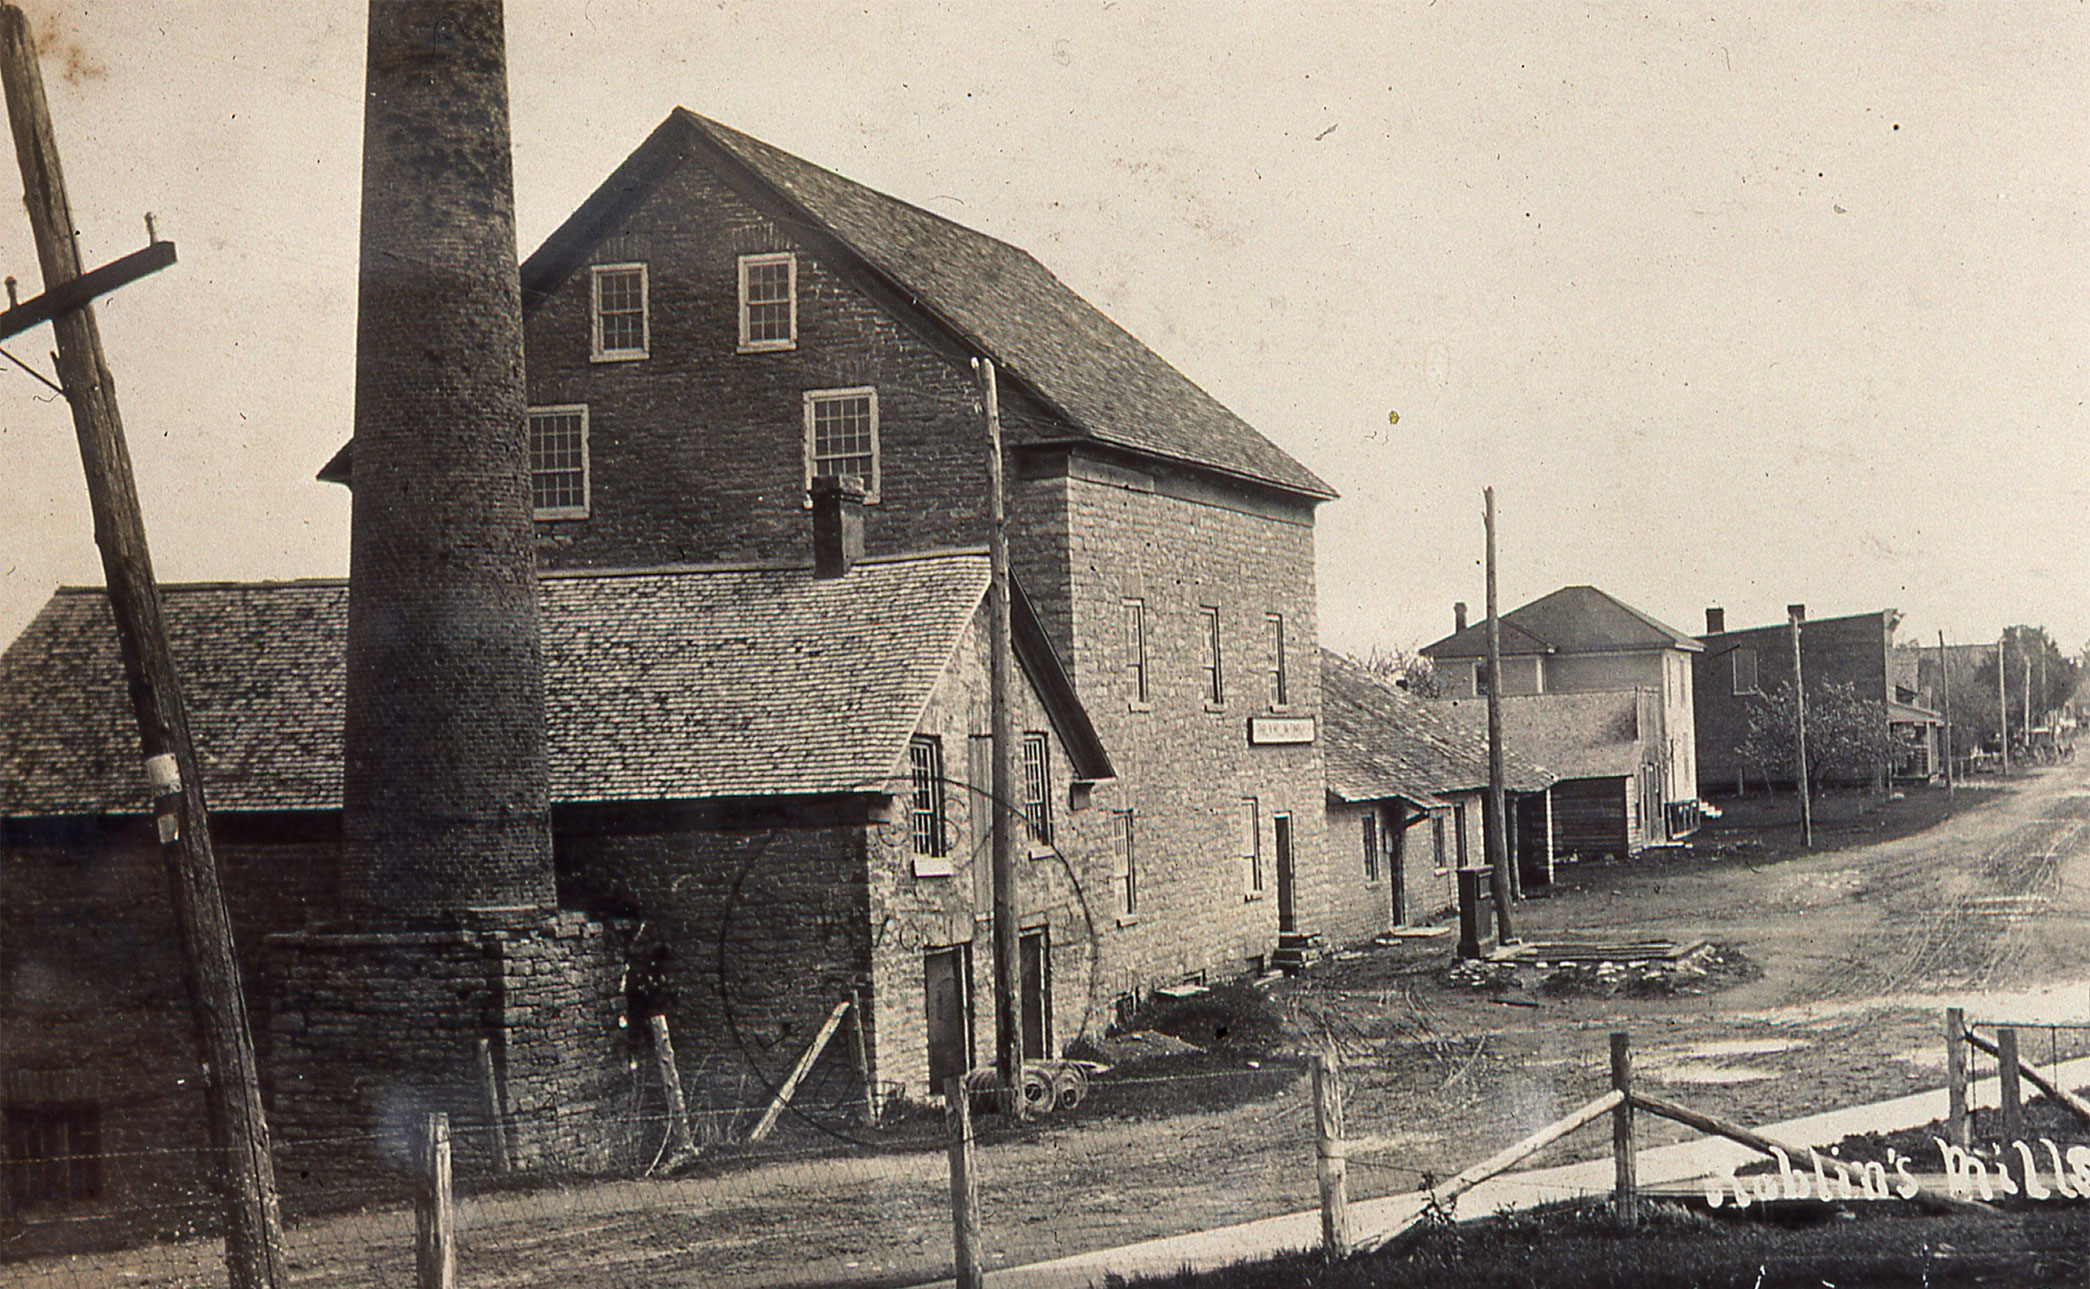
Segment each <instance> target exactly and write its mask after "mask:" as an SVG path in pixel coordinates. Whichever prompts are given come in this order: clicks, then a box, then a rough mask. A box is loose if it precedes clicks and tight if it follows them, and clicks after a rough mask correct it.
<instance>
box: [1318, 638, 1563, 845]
mask: <svg viewBox="0 0 2090 1289" xmlns="http://www.w3.org/2000/svg"><path fill="white" fill-rule="evenodd" d="M1321 723H1322V727H1323V730H1324V733H1323V735H1322V740H1321V744H1322V746H1321V757H1322V764H1323V765H1324V767H1325V769H1326V775H1327V780H1328V794H1329V795H1330V796H1332V797H1335V798H1336V799H1337V800H1341V801H1380V800H1384V799H1386V798H1388V797H1399V798H1400V799H1402V800H1404V801H1407V802H1410V803H1412V804H1414V805H1417V806H1421V807H1423V808H1425V809H1427V808H1429V807H1431V806H1435V805H1440V804H1442V803H1441V802H1440V801H1439V800H1438V794H1440V793H1452V792H1472V791H1477V790H1479V789H1482V788H1485V787H1487V786H1488V742H1487V734H1486V731H1485V730H1483V731H1481V732H1480V733H1479V734H1478V735H1476V734H1475V732H1474V731H1473V730H1472V729H1471V728H1470V727H1468V726H1467V725H1466V724H1465V723H1464V722H1462V721H1459V720H1458V719H1456V718H1455V717H1454V716H1453V715H1452V714H1451V713H1450V712H1449V711H1448V710H1447V709H1445V707H1444V706H1443V705H1442V704H1439V703H1434V702H1431V701H1430V700H1428V699H1424V698H1417V697H1416V696H1415V695H1413V694H1410V693H1408V692H1407V691H1406V690H1403V689H1400V688H1398V687H1396V686H1395V685H1393V684H1392V683H1391V682H1390V681H1386V680H1382V679H1380V678H1379V677H1377V676H1374V675H1372V674H1371V673H1370V672H1369V671H1366V670H1365V669H1364V668H1363V667H1362V666H1361V665H1359V664H1358V663H1356V662H1354V661H1352V660H1350V659H1348V658H1345V657H1343V656H1342V655H1341V654H1339V653H1334V652H1332V651H1330V650H1327V649H1323V650H1322V651H1321ZM1502 768H1503V777H1504V781H1505V785H1506V786H1507V787H1508V788H1510V789H1511V790H1512V791H1516V792H1536V791H1538V790H1539V789H1541V788H1543V787H1545V786H1546V785H1547V784H1549V783H1551V782H1552V781H1553V775H1552V774H1551V773H1549V772H1548V770H1547V768H1546V767H1543V766H1540V765H1538V764H1535V763H1534V762H1532V761H1530V760H1529V759H1527V758H1525V757H1523V756H1521V755H1519V754H1517V753H1516V752H1515V751H1513V750H1511V749H1508V748H1505V749H1504V751H1503V758H1502Z"/></svg>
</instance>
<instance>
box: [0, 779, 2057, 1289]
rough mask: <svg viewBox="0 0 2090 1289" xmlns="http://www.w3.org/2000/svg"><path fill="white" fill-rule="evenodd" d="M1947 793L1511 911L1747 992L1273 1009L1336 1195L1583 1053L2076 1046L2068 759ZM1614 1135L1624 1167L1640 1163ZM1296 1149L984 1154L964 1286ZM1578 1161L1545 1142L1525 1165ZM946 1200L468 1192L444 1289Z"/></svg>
mask: <svg viewBox="0 0 2090 1289" xmlns="http://www.w3.org/2000/svg"><path fill="white" fill-rule="evenodd" d="M1963 795H1964V796H1965V797H1966V798H1967V799H1968V801H1967V804H1966V805H1965V806H1964V807H1963V808H1962V809H1960V810H1959V812H1958V813H1956V814H1955V815H1954V816H1953V817H1952V818H1950V819H1949V820H1947V821H1946V822H1944V823H1942V824H1940V825H1939V826H1937V827H1935V828H1933V829H1931V830H1929V831H1927V832H1924V833H1921V834H1918V835H1915V836H1911V837H1907V838H1904V839H1901V840H1898V841H1893V842H1888V843H1884V844H1880V845H1875V846H1869V847H1861V848H1851V849H1845V850H1841V851H1837V852H1835V853H1831V854H1822V855H1816V856H1808V857H1803V858H1798V859H1793V860H1788V861H1785V862H1780V863H1776V864H1766V865H1761V866H1754V867H1752V865H1751V864H1750V863H1748V862H1745V861H1744V860H1741V859H1731V858H1730V859H1717V860H1715V859H1706V858H1677V859H1672V860H1659V861H1658V860H1649V861H1644V862H1635V863H1634V864H1631V865H1620V866H1617V867H1616V868H1613V869H1608V870H1604V871H1601V872H1596V871H1592V872H1589V873H1584V874H1580V875H1578V876H1577V878H1576V881H1575V884H1574V885H1571V886H1569V887H1567V888H1565V889H1564V890H1562V891H1561V892H1560V893H1558V894H1556V895H1555V896H1554V897H1552V898H1549V899H1545V900H1534V901H1531V902H1529V903H1527V904H1526V905H1525V906H1524V908H1523V915H1524V929H1525V933H1526V935H1527V937H1528V938H1545V937H1548V936H1556V935H1563V934H1567V933H1577V934H1587V933H1606V932H1626V931H1630V932H1632V933H1633V934H1634V935H1635V936H1656V935H1659V936H1667V937H1673V938H1678V939H1690V938H1705V939H1709V940H1713V941H1717V942H1720V943H1723V944H1729V945H1733V946H1735V947H1736V948H1737V949H1739V950H1740V951H1741V952H1742V953H1743V954H1745V955H1746V956H1747V958H1748V959H1749V960H1750V961H1751V962H1753V963H1754V964H1756V966H1757V967H1759V968H1760V969H1761V973H1762V974H1761V975H1760V977H1758V978H1756V979H1754V980H1751V981H1749V982H1748V983H1745V984H1742V985H1739V986H1737V987H1734V988H1732V989H1728V990H1724V991H1721V992H1715V993H1707V994H1702V995H1685V996H1680V997H1665V998H1602V997H1564V998H1563V997H1554V996H1550V995H1547V994H1545V993H1544V992H1542V991H1538V990H1536V989H1533V988H1529V987H1528V986H1531V985H1535V984H1536V983H1537V982H1536V981H1535V980H1531V981H1527V982H1526V984H1527V988H1525V989H1522V990H1519V991H1514V992H1511V993H1509V994H1506V995H1503V996H1502V997H1499V998H1498V997H1492V996H1490V995H1488V994H1486V993H1483V992H1476V991H1474V990H1471V989H1461V988H1456V987H1452V986H1451V985H1449V984H1447V982H1446V980H1445V969H1446V966H1447V965H1448V956H1449V952H1450V940H1449V938H1448V937H1446V938H1441V939H1438V940H1433V941H1424V942H1411V943H1409V944H1406V945H1403V946H1400V947H1397V948H1394V949H1387V950H1374V951H1371V952H1370V953H1368V954H1366V955H1364V956H1362V957H1356V958H1351V959H1347V960H1345V961H1341V962H1336V963H1333V964H1330V966H1329V968H1328V969H1327V970H1325V971H1321V972H1317V973H1315V974H1314V975H1312V976H1310V977H1308V978H1306V979H1304V980H1300V981H1294V982H1287V984H1285V985H1283V986H1280V987H1279V990H1278V997H1279V1001H1280V1002H1281V1003H1283V1004H1284V1005H1286V1006H1288V1007H1290V1008H1291V1009H1292V1010H1293V1013H1294V1014H1295V1016H1297V1017H1300V1018H1302V1019H1303V1020H1304V1021H1306V1022H1309V1023H1316V1024H1317V1023H1320V1022H1323V1021H1326V1022H1330V1023H1333V1024H1334V1025H1335V1026H1336V1027H1337V1028H1338V1030H1339V1031H1340V1032H1341V1033H1342V1035H1343V1036H1344V1037H1345V1039H1346V1040H1347V1044H1346V1045H1347V1047H1348V1051H1349V1062H1348V1064H1347V1067H1346V1070H1345V1078H1346V1084H1347V1090H1348V1106H1349V1132H1350V1135H1352V1136H1353V1137H1362V1138H1368V1139H1370V1148H1369V1149H1365V1150H1360V1151H1359V1152H1358V1153H1357V1155H1356V1156H1355V1158H1354V1160H1353V1163H1352V1168H1351V1184H1352V1190H1353V1193H1355V1194H1358V1195H1360V1196H1368V1195H1373V1194H1390V1193H1394V1192H1398V1191H1403V1190H1408V1189H1411V1188H1414V1187H1415V1186H1417V1185H1418V1184H1420V1183H1421V1182H1422V1181H1423V1180H1424V1179H1425V1177H1434V1178H1443V1177H1446V1176H1449V1175H1450V1174H1452V1173H1454V1172H1456V1171H1458V1169H1459V1168H1461V1167H1463V1166H1464V1165H1466V1164H1468V1163H1471V1162H1473V1161H1474V1160H1476V1159H1478V1158H1481V1157H1482V1156H1484V1155H1486V1154H1488V1153H1490V1152H1491V1151H1492V1150H1494V1149H1496V1148H1498V1147H1499V1146H1501V1145H1503V1144H1506V1143H1507V1142H1509V1141H1511V1140H1513V1139H1515V1138H1516V1137H1518V1136H1521V1135H1523V1134H1524V1133H1525V1132H1528V1131H1530V1130H1531V1129H1533V1128H1535V1127H1537V1126H1539V1125H1541V1124H1543V1123H1544V1122H1547V1121H1548V1120H1550V1119H1552V1118H1555V1117H1557V1116H1558V1115H1560V1114H1561V1113H1564V1112H1565V1111H1566V1110H1567V1109H1570V1108H1572V1107H1573V1106H1575V1105H1577V1104H1580V1103H1581V1102H1583V1101H1586V1100H1587V1099H1589V1098H1590V1097H1592V1096H1594V1095H1596V1094H1597V1093H1598V1092H1599V1091H1601V1090H1602V1089H1603V1087H1604V1086H1606V1077H1607V1069H1608V1054H1607V1050H1606V1044H1607V1037H1606V1036H1607V1034H1608V1032H1609V1031H1610V1030H1612V1029H1618V1028H1623V1029H1627V1030H1629V1031H1630V1032H1631V1034H1632V1036H1633V1045H1634V1059H1635V1065H1636V1070H1637V1071H1638V1072H1639V1076H1640V1077H1642V1078H1646V1079H1650V1080H1653V1081H1655V1082H1657V1083H1659V1084H1662V1085H1666V1087H1665V1088H1664V1091H1665V1093H1666V1094H1667V1095H1670V1096H1672V1097H1674V1098H1676V1099H1679V1100H1683V1101H1685V1102H1687V1103H1689V1104H1692V1105H1695V1106H1698V1107H1700V1108H1702V1109H1705V1110H1708V1111H1711V1112H1713V1113H1717V1114H1723V1115H1727V1116H1730V1117H1733V1118H1737V1119H1740V1120H1743V1121H1745V1122H1759V1123H1760V1122H1768V1121H1772V1120H1777V1119H1782V1118H1788V1117H1792V1116H1794V1115H1796V1114H1800V1113H1804V1112H1807V1111H1809V1110H1813V1109H1820V1108H1825V1107H1830V1106H1836V1105H1844V1104H1854V1103H1857V1102H1861V1101H1869V1100H1876V1099H1880V1098H1882V1097H1887V1096H1893V1095H1898V1094H1900V1093H1902V1092H1906V1091H1911V1090H1914V1089H1917V1088H1920V1087H1925V1086H1936V1085H1937V1084H1938V1083H1939V1082H1940V1081H1941V1078H1940V1070H1941V1067H1942V1036H1941V1020H1940V1014H1939V1008H1941V1007H1942V1006H1944V1005H1946V1003H1947V1002H1948V1001H1950V1002H1961V1003H1964V1004H1965V1005H1967V1006H1968V1007H1969V1008H1970V1010H1971V1011H1972V1012H1973V1013H1974V1014H1975V1015H1977V1016H1979V1017H1983V1018H1988V1019H1998V1018H2000V1019H2010V1020H2027V1021H2031V1020H2041V1019H2047V1018H2049V1017H2052V1018H2066V1019H2072V1020H2077V1021H2090V936H2086V935H2085V934H2084V929H2085V921H2084V919H2085V917H2086V916H2090V841H2086V839H2085V836H2084V831H2085V824H2086V822H2090V765H2084V766H2074V765H2070V766H2060V767H2054V768H2051V769H2046V770H2041V771H2037V772H2035V773H2033V774H2030V775H2026V776H2023V777H2020V778H2016V779H2013V780H2012V781H2011V784H2010V786H2009V787H2007V788H1984V789H1980V790H1970V791H1968V792H1967V793H1965V794H1963ZM2026 1048H2027V1051H2026V1054H2027V1057H2028V1059H2032V1060H2034V1061H2044V1060H2045V1059H2046V1058H2047V1057H2048V1055H2049V1054H2053V1055H2070V1054H2075V1053H2077V1052H2079V1051H2081V1050H2082V1047H2081V1045H2073V1046H2071V1045H2070V1044H2068V1042H2067V1041H2066V1040H2065V1038H2064V1037H2063V1035H2062V1034H2061V1033H2060V1032H2058V1031H2057V1032H2055V1033H2054V1034H2053V1035H2051V1036H2049V1035H2047V1034H2044V1033H2039V1032H2034V1033H2032V1034H2031V1035H2029V1036H2028V1037H2027V1040H2026ZM1239 1064H1240V1068H1239V1069H1238V1070H1230V1069H1228V1068H1225V1067H1224V1064H1223V1063H1222V1064H1221V1065H1219V1066H1215V1067H1208V1068H1206V1069H1204V1070H1202V1071H1201V1072H1200V1073H1198V1074H1197V1075H1196V1076H1195V1077H1196V1078H1198V1079H1201V1080H1217V1081H1225V1080H1228V1079H1238V1080H1250V1079H1253V1080H1256V1081H1258V1082H1259V1083H1260V1084H1261V1085H1263V1086H1264V1087H1267V1085H1268V1083H1269V1078H1270V1076H1269V1072H1268V1069H1267V1066H1266V1067H1265V1068H1264V1069H1261V1070H1251V1069H1249V1068H1248V1061H1247V1059H1246V1058H1244V1059H1243V1060H1241V1062H1240V1063H1239ZM1185 1086H1186V1088H1187V1087H1188V1085H1187V1084H1186V1085H1185ZM1201 1087H1203V1088H1205V1089H1209V1087H1210V1085H1209V1084H1204V1085H1201ZM1258 1093H1260V1089H1258ZM1245 1095H1247V1093H1246V1092H1244V1096H1245ZM1643 1131H1644V1132H1645V1134H1646V1135H1645V1140H1646V1141H1647V1142H1648V1144H1650V1145H1654V1144H1660V1143H1661V1142H1662V1141H1664V1140H1667V1139H1669V1138H1668V1137H1665V1136H1664V1134H1663V1131H1662V1129H1661V1127H1660V1126H1658V1125H1653V1124H1650V1125H1649V1126H1648V1127H1647V1128H1646V1129H1644V1130H1643ZM1677 1131H1678V1134H1679V1135H1680V1133H1681V1130H1677ZM997 1133H999V1134H1000V1135H996V1134H997ZM1312 1133H1313V1119H1312V1111H1311V1105H1310V1100H1309V1097H1308V1095H1307V1088H1306V1080H1305V1079H1304V1078H1303V1077H1296V1078H1293V1079H1292V1080H1291V1081H1290V1082H1289V1083H1288V1084H1284V1085H1283V1086H1282V1090H1281V1091H1280V1092H1278V1093H1277V1094H1276V1095H1274V1096H1269V1095H1260V1094H1259V1095H1257V1096H1256V1097H1255V1098H1254V1099H1250V1100H1246V1101H1245V1102H1243V1103H1241V1104H1236V1105H1232V1106H1231V1107H1230V1108H1225V1109H1216V1110H1206V1111H1198V1112H1193V1113H1187V1114H1181V1115H1176V1116H1172V1117H1168V1118H1162V1119H1145V1120H1140V1119H1134V1120H1124V1119H1109V1118H1101V1117H1097V1116H1093V1115H1092V1116H1088V1117H1084V1116H1081V1115H1077V1116H1075V1117H1073V1118H1070V1119H1055V1120H1053V1121H1051V1122H1049V1123H1047V1124H1045V1125H1042V1126H1039V1127H1036V1128H1033V1129H1028V1130H1024V1131H1022V1132H1020V1133H1009V1132H1007V1130H1005V1129H993V1130H990V1132H989V1135H988V1138H987V1139H986V1140H985V1141H984V1142H983V1144H982V1146H981V1148H980V1150H979V1159H978V1171H979V1175H980V1177H981V1190H982V1196H983V1210H984V1218H983V1221H984V1225H985V1240H984V1244H985V1247H986V1248H987V1249H988V1250H989V1252H990V1265H1014V1264H1018V1263H1025V1262H1033V1261H1039V1260H1043V1259H1046V1258H1051V1257H1056V1256H1060V1255H1064V1254H1068V1253H1074V1252H1079V1251H1083V1250H1086V1249H1092V1248H1098V1247H1106V1246H1109V1245H1114V1244H1120V1243H1126V1242H1130V1241H1133V1240H1139V1239H1145V1238H1149V1237H1153V1236H1158V1235H1165V1234H1171V1233H1176V1232H1182V1231H1191V1230H1198V1229H1203V1228H1207V1227H1211V1226H1217V1225H1221V1224H1224V1223H1228V1222H1234V1221H1240V1220H1243V1219H1246V1218H1250V1217H1258V1216H1266V1215H1271V1214H1276V1213H1282V1212H1288V1211H1295V1210H1298V1209H1302V1208H1306V1207H1309V1206H1311V1205H1312V1204H1313V1203H1314V1193H1315V1183H1314V1172H1313V1154H1314V1147H1313V1136H1312ZM1604 1148H1605V1146H1604V1143H1603V1142H1602V1141H1599V1140H1597V1139H1595V1138H1588V1139H1584V1138H1570V1139H1569V1140H1568V1141H1567V1142H1566V1143H1564V1144H1563V1145H1562V1146H1561V1147H1558V1148H1556V1149H1555V1151H1554V1153H1553V1154H1551V1155H1550V1156H1547V1157H1545V1158H1543V1159H1541V1160H1539V1161H1536V1162H1552V1161H1558V1160H1563V1159H1568V1158H1575V1157H1580V1156H1583V1155H1588V1154H1592V1153H1598V1152H1601V1150H1603V1149H1604ZM948 1197H949V1190H948V1175H947V1173H946V1171H945V1164H944V1160H943V1157H942V1155H941V1153H940V1152H936V1151H933V1150H916V1151H906V1150H900V1151H896V1152H890V1153H885V1154H879V1155H872V1156H868V1157H866V1156H858V1157H851V1158H787V1159H775V1160H768V1161H762V1162H749V1163H744V1164H738V1165H733V1166H731V1167H729V1168H724V1169H722V1170H720V1171H718V1172H716V1173H715V1174H713V1175H708V1176H695V1177H687V1178H681V1179H675V1180H656V1181H640V1182H620V1183H606V1184H600V1185H585V1186H574V1187H570V1188H565V1189H560V1190H554V1191H545V1192H531V1193H519V1194H508V1195H501V1196H493V1197H487V1198H483V1199H478V1200H473V1201H467V1202H466V1203H465V1205H464V1209H463V1213H462V1216H461V1223H460V1224H461V1235H460V1250H461V1252H460V1266H461V1271H462V1283H465V1284H470V1285H482V1286H493V1285H499V1286H517V1287H527V1286H553V1285H568V1284H574V1283H583V1282H584V1283H588V1284H594V1285H627V1284H628V1285H640V1284H643V1285H648V1286H656V1285H684V1284H687V1285H696V1284H705V1285H758V1284H814V1283H856V1284H901V1283H910V1282H912V1281H915V1280H919V1279H923V1278H928V1277H930V1276H934V1275H941V1274H945V1273H947V1271H948V1267H949V1257H950V1225H949V1222H950V1218H949V1209H948ZM411 1231H412V1216H411V1213H410V1212H406V1211H404V1210H401V1209H398V1208H391V1209H379V1210H374V1211H371V1212H367V1213H361V1214H354V1215H348V1216H341V1217H332V1218H326V1219H321V1220H315V1221H311V1222H307V1223H304V1224H302V1225H300V1226H299V1227H298V1228H297V1229H296V1230H294V1231H293V1233H292V1246H293V1256H294V1261H295V1264H296V1273H295V1282H296V1283H300V1284H312V1285H327V1286H334V1285H342V1286H363V1285H393V1284H400V1285H403V1284H408V1283H411V1280H410V1276H411V1268H412V1244H411V1240H412V1236H411ZM218 1265H219V1264H217V1263H216V1262H215V1256H214V1254H213V1252H212V1251H211V1249H210V1248H209V1246H207V1245H199V1244H194V1243H192V1244H188V1245H183V1246H173V1247H170V1248H167V1249H163V1250H158V1251H141V1252H136V1253H131V1254H125V1255H114V1256H112V1257H110V1258H97V1259H80V1260H72V1261H70V1262H68V1263H65V1264H60V1265H51V1264H15V1265H13V1266H11V1267H6V1266H0V1282H5V1283H9V1284H13V1283H21V1284H34V1285H48V1284H64V1283H78V1284H95V1285H102V1284H112V1283H146V1284H189V1283H194V1284H198V1285H203V1284H212V1283H222V1279H221V1277H222V1271H220V1270H218V1269H217V1267H218ZM71 1277H79V1278H71Z"/></svg>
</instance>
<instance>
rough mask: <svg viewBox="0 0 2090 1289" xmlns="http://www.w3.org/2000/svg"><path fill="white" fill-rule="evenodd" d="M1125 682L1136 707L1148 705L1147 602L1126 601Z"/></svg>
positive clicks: (1131, 700)
mask: <svg viewBox="0 0 2090 1289" xmlns="http://www.w3.org/2000/svg"><path fill="white" fill-rule="evenodd" d="M1125 680H1126V687H1127V690H1128V694H1127V698H1128V700H1129V701H1130V702H1131V704H1132V705H1133V706H1134V707H1138V708H1144V707H1145V706H1146V705H1147V701H1148V700H1147V602H1146V601H1145V600H1127V601H1125Z"/></svg>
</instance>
